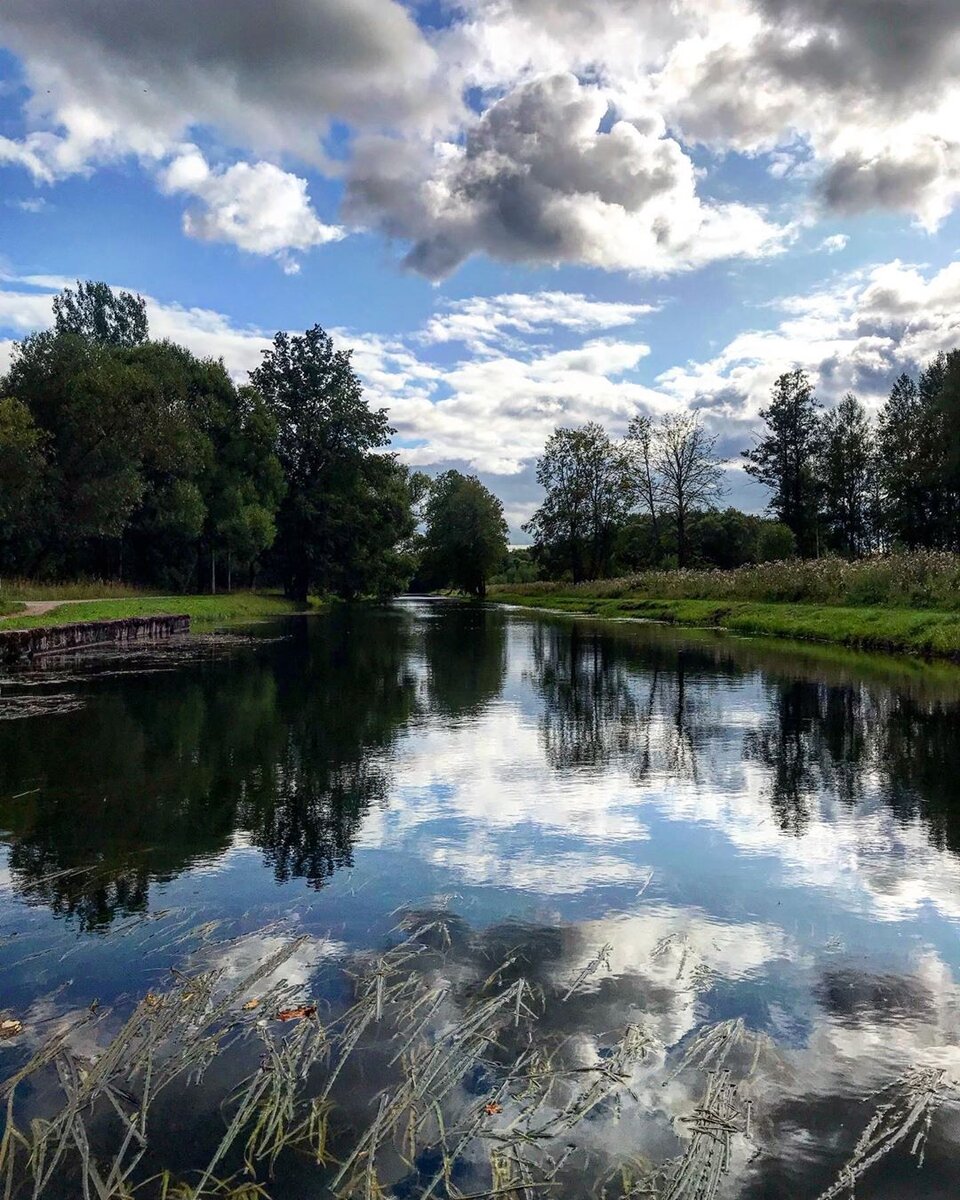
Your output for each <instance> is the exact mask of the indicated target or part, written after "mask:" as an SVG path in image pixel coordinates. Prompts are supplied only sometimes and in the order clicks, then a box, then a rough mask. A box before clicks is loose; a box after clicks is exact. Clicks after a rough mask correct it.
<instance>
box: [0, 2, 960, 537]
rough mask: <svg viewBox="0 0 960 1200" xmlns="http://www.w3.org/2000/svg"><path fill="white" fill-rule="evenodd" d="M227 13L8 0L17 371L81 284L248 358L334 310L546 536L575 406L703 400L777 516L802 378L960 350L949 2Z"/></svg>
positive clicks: (335, 326)
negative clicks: (789, 400) (755, 472)
mask: <svg viewBox="0 0 960 1200" xmlns="http://www.w3.org/2000/svg"><path fill="white" fill-rule="evenodd" d="M228 7H229V14H230V15H229V19H228V18H227V17H225V15H224V14H225V12H226V7H225V6H222V5H218V6H213V5H199V6H196V5H193V4H190V3H188V2H187V0H168V3H166V4H165V5H163V6H159V8H158V7H157V6H152V5H149V4H147V3H146V2H145V0H89V2H88V3H86V4H85V5H83V6H82V8H81V7H80V6H77V5H75V4H71V3H70V2H69V0H5V3H4V5H3V8H2V10H0V46H2V47H4V49H3V50H2V51H0V273H2V279H0V367H2V364H3V362H4V361H6V359H7V358H8V357H9V354H10V352H11V347H12V342H13V341H14V340H15V339H17V338H19V337H22V336H24V334H25V333H27V332H29V331H30V330H31V329H33V328H37V327H40V326H42V325H43V324H44V323H45V322H46V321H48V320H49V312H50V307H49V306H50V298H51V296H52V294H53V293H54V292H55V291H56V290H57V288H58V286H59V285H60V283H61V281H66V280H72V279H74V278H99V279H105V280H107V281H108V282H110V283H112V284H115V285H120V286H125V287H129V288H132V289H136V290H138V291H139V292H141V293H142V294H143V295H144V296H146V297H147V298H148V301H149V304H150V313H151V321H152V329H153V331H154V333H155V334H156V335H158V336H171V337H176V338H177V339H178V340H181V341H184V342H186V343H187V344H189V345H191V346H192V347H193V348H194V349H195V350H197V352H199V353H204V354H215V355H219V356H222V357H223V358H224V360H225V361H226V362H227V364H228V366H229V367H230V369H231V370H232V371H234V372H235V373H236V374H237V376H238V377H240V378H242V377H243V376H244V374H245V372H246V370H248V369H249V368H250V367H251V366H253V365H255V363H256V361H257V358H258V355H259V351H260V349H261V348H262V346H263V345H264V339H265V338H266V337H268V336H269V335H270V334H271V333H272V332H273V331H274V330H276V329H278V328H288V329H301V328H304V327H305V326H307V325H310V324H313V323H315V322H318V323H320V324H322V325H323V326H324V327H325V328H327V329H330V330H332V331H336V334H337V336H338V337H339V338H340V339H341V340H342V341H343V342H344V343H345V344H349V345H351V346H353V347H354V348H355V361H356V365H357V367H358V369H359V370H360V372H361V374H362V375H363V377H364V380H365V383H366V386H367V390H368V394H369V396H370V398H371V400H372V401H373V402H375V403H377V404H383V405H385V406H386V407H387V408H388V409H389V411H390V416H391V421H392V423H393V424H394V426H395V427H396V429H397V436H396V445H397V449H398V452H399V453H400V454H401V455H402V456H403V457H404V458H405V459H406V460H407V461H408V462H410V463H411V465H415V466H418V467H423V468H425V469H428V470H437V469H442V468H443V467H446V466H451V465H453V466H458V467H460V468H461V469H465V470H470V471H476V472H477V473H479V474H480V475H481V477H482V478H484V479H485V481H487V482H488V483H489V484H490V485H491V486H493V487H494V489H495V490H496V491H497V492H498V494H500V495H501V497H502V498H503V500H504V503H505V505H506V508H507V513H508V516H509V518H510V521H511V526H512V529H513V531H514V536H515V537H518V536H519V525H520V524H521V522H522V521H523V520H524V519H525V518H526V517H527V516H529V514H530V512H531V511H532V509H533V507H534V506H535V505H536V502H537V496H538V493H537V488H536V484H535V480H534V474H533V471H534V463H535V459H536V454H537V451H538V449H539V447H540V446H542V444H543V441H544V439H545V437H546V436H547V435H548V434H549V432H550V431H551V430H552V428H553V427H554V426H556V425H558V424H579V423H582V422H583V421H585V420H590V419H595V420H599V421H601V422H602V423H603V424H604V425H606V426H607V427H608V428H609V429H610V431H611V432H612V433H614V434H619V433H621V432H622V431H623V429H624V428H625V425H626V423H627V421H628V420H629V417H630V415H632V413H634V412H637V411H646V412H649V413H650V414H651V415H653V416H655V417H656V416H660V415H662V414H666V413H670V412H674V411H678V410H683V409H696V410H697V411H698V412H699V413H700V414H701V416H702V419H703V421H704V422H705V424H706V425H707V426H708V428H709V429H710V431H711V432H712V433H715V434H716V435H717V437H718V442H717V447H718V451H719V452H720V453H721V454H722V455H723V456H724V457H725V458H726V459H727V460H728V461H729V462H730V471H729V474H728V478H729V485H730V486H729V500H730V502H732V503H736V504H739V505H742V506H744V507H747V508H751V509H757V508H759V507H762V505H763V503H764V496H763V493H762V491H761V490H759V489H758V488H757V487H756V486H755V485H753V484H751V483H750V482H749V481H747V480H746V479H745V477H744V476H743V474H742V472H740V471H739V469H738V468H737V466H736V457H737V453H738V451H739V449H741V448H742V447H743V446H745V445H747V444H749V441H750V438H751V435H752V432H753V431H754V430H755V429H756V428H757V427H758V413H759V410H760V408H761V407H762V406H763V404H764V401H765V399H766V397H767V395H768V394H769V388H770V385H771V383H772V381H773V379H774V378H775V377H776V375H777V374H779V373H780V372H781V371H783V370H787V369H790V368H792V367H793V366H795V365H799V366H802V367H804V368H806V369H807V370H809V371H810V372H811V374H812V375H813V376H814V377H815V379H816V381H817V384H818V389H819V392H820V395H821V398H822V399H823V401H824V402H825V403H827V404H829V403H832V402H833V401H834V400H836V399H837V398H839V396H840V395H841V394H842V393H843V392H844V391H845V390H847V389H853V390H855V391H856V392H857V393H858V394H859V395H860V396H861V397H862V398H863V399H864V401H865V402H866V403H868V404H869V405H871V406H876V405H877V404H878V403H879V402H880V400H881V399H882V396H883V394H884V392H885V391H886V390H887V389H888V387H889V384H890V382H891V381H892V379H893V378H894V377H895V376H896V374H898V373H899V372H900V371H901V370H909V371H915V370H916V369H918V367H919V366H920V365H921V364H922V363H923V362H925V361H926V360H927V359H929V358H930V357H931V356H932V355H933V354H935V353H936V352H937V351H938V350H940V349H950V348H953V347H954V346H956V345H958V344H960V336H958V325H960V319H958V316H957V313H958V307H960V306H958V302H960V267H958V265H957V264H956V261H955V259H956V248H957V235H958V232H960V217H958V215H957V214H956V212H955V209H956V206H957V202H958V200H960V135H958V133H957V131H956V130H957V125H956V120H955V113H956V111H958V108H957V106H958V105H960V84H958V79H960V8H958V6H956V5H955V4H953V3H949V2H947V0H880V2H879V3H878V2H875V0H869V2H868V0H849V3H847V4H845V5H843V6H836V5H833V4H831V3H829V2H828V0H683V2H682V3H678V4H649V5H638V4H636V3H635V2H633V0H597V2H595V3H594V2H591V3H587V2H586V0H569V2H568V3H567V4H565V5H561V6H558V5H556V4H548V3H547V0H463V2H462V3H459V4H456V5H453V4H446V3H443V2H434V3H430V4H419V5H418V4H409V5H407V6H404V5H402V4H400V3H398V2H397V0H276V2H275V4H273V5H272V6H271V7H270V12H269V14H267V13H266V10H265V9H264V8H263V6H262V5H259V4H255V3H254V2H253V0H233V3H232V4H231V5H230V6H228ZM160 10H162V14H161V12H160ZM897 28H899V29H900V30H901V34H902V32H903V30H905V29H907V30H909V35H910V36H909V37H907V36H894V34H895V32H896V29H897Z"/></svg>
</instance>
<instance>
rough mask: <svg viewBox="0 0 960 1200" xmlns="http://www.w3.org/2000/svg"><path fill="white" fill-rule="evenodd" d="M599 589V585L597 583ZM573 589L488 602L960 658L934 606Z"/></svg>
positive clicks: (500, 593) (954, 618) (956, 637)
mask: <svg viewBox="0 0 960 1200" xmlns="http://www.w3.org/2000/svg"><path fill="white" fill-rule="evenodd" d="M601 586H602V585H601ZM588 592H589V589H588V587H585V586H584V585H581V586H580V587H579V588H578V589H577V590H576V592H573V591H572V590H571V591H568V592H566V593H564V592H561V591H554V592H550V593H544V592H542V591H541V592H537V593H532V594H531V593H525V592H511V591H507V590H506V589H503V590H500V589H497V591H496V592H495V593H494V594H493V595H492V596H491V599H492V600H495V601H498V602H501V603H507V604H521V605H526V606H528V607H534V608H545V609H549V610H550V611H553V612H571V613H588V614H590V615H592V616H597V617H601V618H607V619H618V618H619V619H623V618H634V619H636V618H646V619H648V620H655V621H666V622H668V623H670V624H675V625H691V626H700V627H719V628H722V629H729V630H733V631H735V632H737V633H748V634H763V635H766V636H771V637H784V638H795V639H800V640H805V639H813V640H816V641H823V642H835V643H838V644H840V645H844V646H851V647H854V648H857V649H864V650H882V651H885V652H887V653H907V654H926V655H938V656H945V657H948V658H956V659H960V612H943V611H938V610H936V609H917V608H887V607H871V606H845V605H834V604H789V603H776V602H764V601H751V600H732V601H717V600H686V599H682V600H681V599H676V600H675V599H654V598H652V597H644V596H620V597H618V598H615V599H614V598H608V597H605V596H590V595H589V594H588Z"/></svg>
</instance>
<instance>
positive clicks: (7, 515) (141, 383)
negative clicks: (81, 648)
mask: <svg viewBox="0 0 960 1200" xmlns="http://www.w3.org/2000/svg"><path fill="white" fill-rule="evenodd" d="M54 308H55V316H56V321H55V327H54V329H53V330H51V331H49V332H46V333H39V334H34V335H33V336H31V337H28V338H26V339H25V340H24V341H23V342H21V343H20V344H19V345H18V346H17V347H16V348H15V350H14V355H13V361H12V364H11V367H10V370H9V373H8V374H7V376H6V378H5V379H4V380H3V381H2V386H0V396H4V395H6V396H7V397H8V399H6V400H3V401H0V518H2V526H0V529H2V532H0V575H2V574H7V573H16V574H20V575H30V576H32V577H34V578H58V577H59V578H63V577H65V576H70V575H74V576H96V577H100V578H107V577H113V578H129V579H135V580H137V581H139V582H141V583H146V584H150V585H154V586H157V587H160V588H162V589H165V590H175V591H184V590H188V589H191V588H193V589H196V588H197V587H198V586H199V585H200V584H201V581H203V582H207V583H208V585H209V589H210V591H211V592H215V591H216V590H217V588H218V586H221V587H222V586H223V583H224V582H226V584H227V586H228V587H230V586H231V585H232V582H233V579H234V577H235V575H237V574H238V573H239V575H240V576H241V577H242V578H243V579H244V580H245V581H246V582H247V583H248V584H249V583H252V582H253V579H254V576H255V573H256V571H257V570H258V569H262V568H263V567H264V566H266V567H267V568H268V569H269V570H270V571H271V572H272V573H275V574H276V575H278V576H279V577H281V578H282V579H283V581H284V584H285V587H286V589H287V591H288V593H289V595H291V596H295V597H296V598H297V599H298V600H301V601H302V600H304V599H305V597H306V595H307V593H308V591H312V590H315V589H320V590H324V591H330V592H336V593H338V594H340V595H344V596H351V595H360V594H378V595H379V594H387V593H391V592H393V591H396V590H398V589H399V588H401V587H402V586H403V584H404V582H405V580H406V578H407V577H408V576H409V574H410V571H411V565H412V559H411V554H410V541H411V538H412V536H413V532H414V518H413V515H412V503H413V500H414V499H415V498H416V496H415V492H416V487H415V486H414V485H412V484H411V481H410V480H409V479H408V475H407V472H406V470H405V468H403V467H401V466H400V465H399V464H398V463H397V462H396V460H395V459H394V458H393V457H392V456H390V455H387V454H383V453H378V452H377V451H378V450H379V449H380V448H381V447H383V446H385V444H386V442H387V440H388V437H389V433H390V430H389V429H388V428H387V424H386V418H385V416H384V414H383V412H375V411H372V410H371V409H370V408H369V407H368V405H367V404H366V402H365V401H364V400H363V396H362V394H361V389H360V383H359V380H358V379H357V377H356V375H355V373H354V372H353V369H352V367H351V365H350V357H349V354H346V353H344V352H342V351H335V350H334V348H333V345H332V342H331V340H330V339H329V338H328V337H327V335H326V334H324V333H323V331H322V330H320V329H319V328H315V329H313V330H310V331H308V333H306V334H305V335H303V336H302V337H291V336H288V335H287V334H278V335H277V338H276V340H275V342H274V345H273V347H272V349H271V350H270V351H268V352H267V354H266V355H265V356H264V362H263V364H262V365H261V367H260V368H259V369H258V370H257V371H255V372H254V373H253V383H254V386H249V387H240V388H237V386H236V385H235V384H234V382H233V380H232V379H231V378H230V376H229V374H228V373H227V371H226V369H225V367H224V365H223V363H222V362H219V361H213V360H209V359H208V360H203V359H198V358H197V357H196V356H195V355H193V354H191V352H190V351H189V350H187V349H185V348H184V347H182V346H177V345H174V344H173V343H171V342H152V341H149V340H147V323H146V314H145V308H144V305H143V301H142V300H141V299H140V298H139V297H136V296H132V295H130V294H129V293H124V292H121V293H114V292H112V291H111V290H110V289H109V288H108V287H107V286H106V285H105V284H100V283H90V284H78V285H77V288H76V290H74V289H69V288H68V289H66V290H65V291H64V292H63V294H62V295H61V296H59V297H57V299H56V301H55V304H54ZM274 547H275V551H274Z"/></svg>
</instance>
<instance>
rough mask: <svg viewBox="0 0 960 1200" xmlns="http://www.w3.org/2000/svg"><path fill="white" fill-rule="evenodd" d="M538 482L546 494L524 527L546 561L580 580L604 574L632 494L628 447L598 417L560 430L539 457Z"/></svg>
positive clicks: (551, 436) (556, 568)
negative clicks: (615, 439)
mask: <svg viewBox="0 0 960 1200" xmlns="http://www.w3.org/2000/svg"><path fill="white" fill-rule="evenodd" d="M537 482H538V483H539V484H540V486H541V487H542V488H543V489H544V491H545V493H546V495H545V496H544V500H543V503H542V504H541V506H540V507H539V508H538V509H537V511H536V512H535V513H534V515H533V517H531V519H530V521H529V522H528V523H527V524H526V525H525V526H524V529H525V530H526V531H527V532H529V533H530V534H532V535H533V539H534V542H535V544H536V547H537V552H538V554H539V555H540V557H541V558H542V560H543V561H544V562H545V563H547V564H548V565H549V566H551V567H552V568H553V569H555V570H559V571H569V572H570V575H571V576H572V578H573V580H574V581H575V582H579V581H580V580H582V579H596V578H597V577H598V576H600V575H603V574H604V572H605V571H606V570H607V568H608V567H609V564H610V560H611V556H612V553H613V547H614V542H615V539H616V532H617V528H618V527H619V525H620V524H622V522H623V520H624V518H625V517H626V515H627V513H628V512H629V510H630V506H631V502H632V498H633V486H632V474H631V462H630V457H629V455H628V453H627V451H626V450H625V449H624V448H623V447H622V446H619V445H618V444H617V443H615V442H614V441H613V440H612V439H611V438H610V437H609V436H608V435H607V433H606V432H605V431H604V429H603V427H602V426H600V425H598V424H597V423H596V422H594V421H591V422H588V423H587V424H586V425H584V426H583V427H582V428H580V429H556V430H554V432H553V433H552V434H551V435H550V437H549V438H548V439H547V443H546V445H545V446H544V449H543V454H542V455H541V456H540V458H539V459H538V460H537Z"/></svg>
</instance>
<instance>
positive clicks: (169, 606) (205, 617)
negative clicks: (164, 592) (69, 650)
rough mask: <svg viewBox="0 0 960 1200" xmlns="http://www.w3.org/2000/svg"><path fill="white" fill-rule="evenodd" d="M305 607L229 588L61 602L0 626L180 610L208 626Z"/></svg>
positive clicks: (34, 625) (277, 597)
mask: <svg viewBox="0 0 960 1200" xmlns="http://www.w3.org/2000/svg"><path fill="white" fill-rule="evenodd" d="M303 611H305V610H304V608H303V606H302V605H299V604H296V603H294V601H292V600H286V599H284V597H282V596H280V595H278V594H275V593H273V594H272V593H263V592H232V593H231V594H229V595H223V596H157V597H150V596H136V597H131V598H129V599H120V600H100V601H84V602H82V603H79V604H63V605H61V606H60V607H59V608H55V609H51V611H50V612H46V613H42V614H40V615H38V616H27V617H24V616H14V617H6V618H5V619H2V620H0V629H35V628H37V627H39V626H43V625H63V624H72V623H73V622H74V621H112V620H116V619H118V618H120V617H153V616H170V615H176V614H180V613H184V614H186V615H188V616H189V617H191V618H192V622H193V626H194V627H195V628H196V627H197V626H200V627H203V626H212V625H219V624H223V623H225V622H232V621H238V622H239V621H255V620H258V619H263V618H266V617H278V616H283V615H285V614H287V613H295V612H303Z"/></svg>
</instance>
